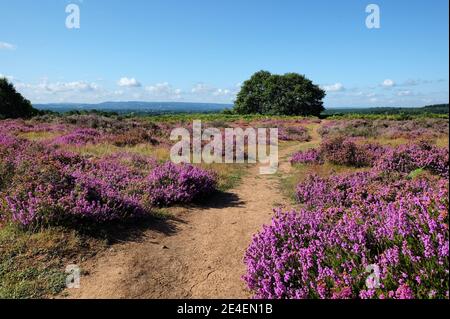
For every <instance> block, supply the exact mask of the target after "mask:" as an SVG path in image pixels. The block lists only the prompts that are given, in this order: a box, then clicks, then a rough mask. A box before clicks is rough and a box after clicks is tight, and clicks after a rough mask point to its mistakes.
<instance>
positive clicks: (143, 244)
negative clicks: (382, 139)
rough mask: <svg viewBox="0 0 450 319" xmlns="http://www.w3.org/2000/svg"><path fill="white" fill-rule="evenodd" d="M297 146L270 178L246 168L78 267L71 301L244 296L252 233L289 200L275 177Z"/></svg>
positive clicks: (282, 156)
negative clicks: (218, 190) (205, 197)
mask: <svg viewBox="0 0 450 319" xmlns="http://www.w3.org/2000/svg"><path fill="white" fill-rule="evenodd" d="M298 147H299V145H298V144H297V146H296V147H295V146H287V147H284V148H280V167H279V172H278V174H276V175H259V174H258V172H259V171H258V167H256V166H255V167H253V168H250V169H249V172H248V174H246V175H245V177H244V178H243V180H242V182H241V183H240V186H238V187H236V188H235V189H233V190H231V191H230V192H228V193H222V194H218V195H216V196H214V197H212V198H210V200H209V203H208V204H207V205H205V206H202V207H193V208H185V209H182V210H181V211H179V212H178V213H177V214H176V215H175V216H176V217H174V218H171V219H169V221H166V224H167V225H165V226H164V227H163V228H162V229H160V230H159V231H157V230H155V229H152V230H146V231H144V233H143V235H142V236H141V238H140V239H139V240H137V241H131V242H130V241H126V242H124V243H121V244H115V245H113V246H112V248H111V249H109V250H107V251H105V252H103V253H101V254H99V255H98V256H97V257H96V258H94V259H93V260H89V261H87V262H86V263H85V264H84V265H81V266H82V268H83V269H85V270H87V275H84V276H82V278H81V288H80V289H71V290H69V291H67V293H68V296H69V298H249V297H251V294H250V292H249V291H248V290H247V289H246V286H245V283H244V282H243V280H242V279H241V277H242V275H243V274H244V273H245V270H246V269H245V265H244V263H243V257H244V253H245V250H246V248H247V247H248V245H249V244H250V242H251V239H252V236H253V235H254V234H255V233H256V232H258V231H259V230H260V229H261V227H262V225H264V224H268V223H270V220H271V217H272V216H273V208H274V207H275V206H280V204H281V203H289V200H288V199H286V198H284V196H283V194H282V193H281V191H280V187H279V183H280V178H282V177H283V176H286V175H287V174H288V173H289V170H290V164H289V156H290V155H291V154H292V153H293V152H294V151H295V150H297V149H298Z"/></svg>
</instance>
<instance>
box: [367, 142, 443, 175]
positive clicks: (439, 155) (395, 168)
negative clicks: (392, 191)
mask: <svg viewBox="0 0 450 319" xmlns="http://www.w3.org/2000/svg"><path fill="white" fill-rule="evenodd" d="M375 167H376V169H378V170H379V171H382V172H401V173H407V174H409V173H410V172H412V171H414V170H416V169H419V168H422V169H426V170H428V171H430V172H431V173H433V174H437V175H440V176H442V177H447V178H448V175H449V150H448V149H447V148H438V147H436V146H433V145H430V144H428V143H426V142H421V143H417V144H408V145H402V146H399V147H397V148H390V149H389V150H387V151H386V152H385V154H384V155H383V156H381V157H380V158H379V160H378V161H377V162H376V163H375Z"/></svg>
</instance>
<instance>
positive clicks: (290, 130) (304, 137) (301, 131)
mask: <svg viewBox="0 0 450 319" xmlns="http://www.w3.org/2000/svg"><path fill="white" fill-rule="evenodd" d="M278 136H279V139H280V140H281V141H297V142H307V141H309V140H310V139H311V137H310V136H309V134H308V130H307V129H306V128H304V127H302V126H285V125H281V126H278Z"/></svg>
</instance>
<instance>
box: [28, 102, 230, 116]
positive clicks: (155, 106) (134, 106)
mask: <svg viewBox="0 0 450 319" xmlns="http://www.w3.org/2000/svg"><path fill="white" fill-rule="evenodd" d="M33 106H34V107H35V108H37V109H39V110H48V111H53V112H61V113H63V112H68V111H92V110H98V111H105V112H116V113H120V114H125V113H150V114H153V113H154V114H160V113H181V112H183V113H184V112H188V113H190V112H192V113H194V112H195V113H198V112H200V113H203V112H220V111H223V110H224V109H226V108H231V107H232V106H233V105H231V104H216V103H187V102H136V101H130V102H103V103H98V104H84V103H51V104H34V105H33Z"/></svg>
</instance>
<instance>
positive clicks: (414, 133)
mask: <svg viewBox="0 0 450 319" xmlns="http://www.w3.org/2000/svg"><path fill="white" fill-rule="evenodd" d="M319 133H320V134H321V136H322V137H331V136H346V137H375V138H378V137H381V136H382V137H386V138H391V139H396V138H406V139H419V138H430V139H431V138H436V137H440V136H448V134H449V125H448V119H431V118H425V119H414V120H404V121H396V120H361V119H355V120H348V121H343V120H336V121H327V122H325V123H324V124H323V125H322V126H321V128H320V129H319Z"/></svg>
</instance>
